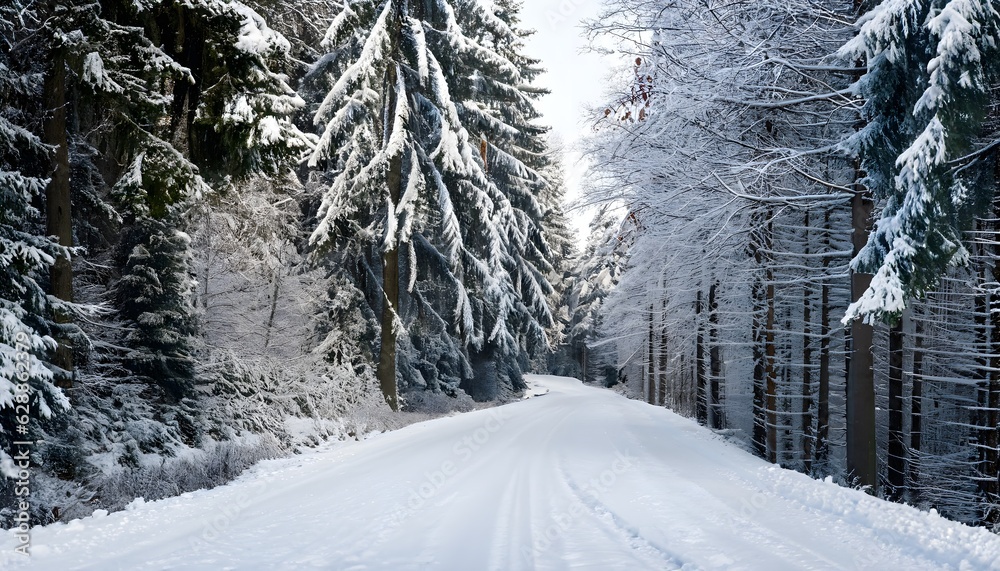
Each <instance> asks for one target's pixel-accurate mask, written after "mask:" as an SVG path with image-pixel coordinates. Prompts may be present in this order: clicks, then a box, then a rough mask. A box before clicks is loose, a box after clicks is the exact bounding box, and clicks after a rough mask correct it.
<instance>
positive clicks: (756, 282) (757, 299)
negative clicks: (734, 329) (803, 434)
mask: <svg viewBox="0 0 1000 571" xmlns="http://www.w3.org/2000/svg"><path fill="white" fill-rule="evenodd" d="M754 218H755V219H756V220H755V221H754V226H755V228H756V229H755V230H754V231H753V232H752V233H751V235H750V249H751V254H752V255H753V257H754V260H755V262H756V264H757V270H758V272H759V271H760V270H761V269H762V268H763V265H764V264H763V253H762V252H761V235H760V234H761V232H762V231H763V230H762V229H761V223H762V221H761V220H759V216H755V217H754ZM764 292H765V284H764V280H763V279H762V276H761V275H760V274H759V273H756V274H755V275H754V277H753V285H752V287H751V292H750V297H751V298H752V300H751V301H752V303H753V318H752V330H753V437H752V440H753V447H754V452H756V453H757V455H758V456H760V457H761V458H766V457H767V414H766V402H765V401H766V399H765V396H764V393H765V390H764V376H765V369H766V368H767V367H766V364H765V362H764V361H765V355H764V338H765V330H764V314H765V313H766V311H767V309H766V308H767V305H766V301H765V298H764Z"/></svg>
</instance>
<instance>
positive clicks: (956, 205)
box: [840, 0, 1000, 322]
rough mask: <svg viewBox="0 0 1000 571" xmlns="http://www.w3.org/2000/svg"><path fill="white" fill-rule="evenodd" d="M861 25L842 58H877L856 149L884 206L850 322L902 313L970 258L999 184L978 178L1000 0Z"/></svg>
mask: <svg viewBox="0 0 1000 571" xmlns="http://www.w3.org/2000/svg"><path fill="white" fill-rule="evenodd" d="M861 24H862V25H861V29H860V32H859V34H858V35H857V37H856V38H854V39H853V40H852V41H851V42H850V43H848V44H847V45H845V46H844V47H843V48H842V49H841V51H840V55H841V56H842V57H844V58H845V59H848V60H849V61H857V60H863V61H865V62H866V63H867V71H866V73H865V74H864V76H863V77H862V78H861V79H860V80H859V81H858V84H857V90H858V92H859V93H860V94H861V95H862V96H863V97H864V98H865V103H864V118H865V119H866V121H867V124H866V125H865V127H864V128H863V129H861V130H860V131H859V132H858V133H857V134H856V135H854V136H852V137H851V138H850V139H848V140H847V141H846V142H845V144H844V146H845V148H847V149H848V150H850V151H851V152H852V153H856V154H857V156H859V158H860V161H861V167H862V169H863V170H864V172H865V173H866V175H865V178H864V179H863V180H862V181H861V182H862V183H863V184H864V185H865V186H867V187H868V189H870V191H871V192H872V194H873V196H874V198H875V199H876V201H877V202H879V204H881V205H883V206H882V212H881V213H880V215H879V217H878V220H877V221H876V223H875V227H874V230H873V231H872V233H871V236H870V237H869V240H868V243H867V245H866V246H865V248H864V249H862V250H861V252H860V253H859V254H858V255H857V256H856V257H855V259H854V261H853V262H852V268H853V269H854V270H856V271H859V272H862V273H870V274H873V275H874V278H873V279H872V283H871V285H870V286H869V288H868V289H867V291H866V292H865V293H864V295H863V296H862V297H861V299H859V300H858V301H857V302H855V303H853V304H852V305H851V306H850V308H849V309H848V312H847V315H846V317H845V322H846V321H850V320H853V319H857V318H864V319H866V320H868V321H871V320H873V319H889V320H895V319H898V318H899V316H900V314H901V312H902V310H903V309H904V307H905V306H906V303H907V300H908V299H910V298H914V297H920V296H922V295H923V294H924V293H925V292H927V291H928V290H930V289H931V288H933V287H934V286H935V285H936V284H937V283H938V279H939V278H940V276H941V275H942V274H943V273H944V271H945V270H946V269H947V268H948V267H949V266H951V265H955V264H964V263H965V262H966V261H967V260H968V258H969V253H968V251H967V250H966V248H965V247H964V246H963V244H962V235H961V234H962V232H963V231H965V230H966V229H968V228H969V227H970V224H971V222H972V220H973V218H974V217H975V216H976V215H977V214H983V213H984V212H986V209H988V208H990V205H991V198H992V192H993V185H992V184H982V183H979V182H977V180H976V179H977V175H978V174H979V173H980V172H981V161H980V159H981V158H982V157H981V156H980V153H979V150H981V147H977V145H976V138H977V137H978V135H979V134H980V129H981V125H982V121H983V119H984V116H985V113H986V109H987V106H986V103H987V101H988V91H989V89H990V86H991V85H993V84H994V83H995V82H996V80H997V78H998V73H1000V12H998V10H997V7H996V3H995V2H990V1H978V0H973V1H966V0H953V1H947V0H910V1H899V0H886V1H885V2H883V3H881V4H880V5H878V6H876V7H875V8H874V9H873V10H872V11H871V12H869V13H867V14H865V15H864V16H863V19H862V22H861ZM977 171H978V172H977Z"/></svg>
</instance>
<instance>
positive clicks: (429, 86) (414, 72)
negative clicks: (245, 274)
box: [310, 0, 548, 404]
mask: <svg viewBox="0 0 1000 571" xmlns="http://www.w3.org/2000/svg"><path fill="white" fill-rule="evenodd" d="M459 11H461V14H462V20H463V21H470V20H467V19H471V20H476V21H491V22H494V23H496V22H499V20H497V18H496V17H495V16H494V15H493V14H492V13H490V12H489V11H487V10H486V9H485V8H484V7H483V6H482V5H480V4H479V3H478V2H466V3H462V4H461V6H459V3H453V2H451V1H447V0H438V1H436V2H431V3H413V4H411V3H408V2H403V1H399V2H394V1H373V0H360V1H356V2H348V3H347V4H346V5H345V7H344V10H343V11H342V12H341V13H340V14H339V15H338V16H337V18H336V20H335V21H334V22H333V24H332V25H331V27H330V30H329V32H328V34H327V37H326V40H325V43H324V45H325V46H326V47H327V49H328V50H329V53H328V55H327V56H326V57H325V58H323V59H322V60H321V63H322V64H323V65H322V66H318V67H317V71H316V73H315V74H314V77H315V78H316V79H318V80H319V79H322V76H321V75H320V74H321V73H323V72H327V71H333V72H336V73H337V77H338V79H337V80H336V82H335V83H334V84H333V86H332V87H331V88H330V90H329V92H328V93H327V94H326V96H325V98H324V100H323V102H322V103H321V104H320V106H319V107H318V109H317V112H316V116H315V117H316V123H317V125H319V126H320V128H321V129H322V135H321V138H320V144H319V146H318V147H317V150H316V152H315V153H314V154H313V156H312V158H311V160H310V164H311V165H312V166H314V167H319V166H324V167H326V168H327V169H328V171H329V172H330V173H331V174H330V176H331V178H332V180H331V181H330V182H329V186H328V190H326V191H325V192H324V194H323V198H322V204H321V205H320V208H319V212H318V222H317V227H316V230H315V231H314V233H313V238H312V239H313V242H314V244H315V245H317V246H320V247H323V246H332V245H333V244H332V243H331V240H333V239H336V240H337V241H339V242H340V244H339V247H340V248H344V249H346V250H347V251H349V252H354V253H355V255H354V259H355V260H357V264H358V271H357V272H355V276H356V279H357V280H358V283H359V287H360V288H361V289H362V290H364V291H367V292H368V296H369V301H370V303H371V304H372V305H373V307H378V308H380V309H379V310H378V311H380V312H381V315H382V340H381V348H380V359H379V360H380V368H379V377H380V382H381V384H382V387H383V391H384V393H385V395H386V398H387V400H388V401H389V402H390V404H394V403H395V399H396V397H395V391H396V388H395V387H396V372H395V368H396V364H397V360H398V361H399V366H400V373H401V376H402V378H404V379H406V380H407V381H408V383H407V384H416V385H424V384H426V385H428V386H429V387H430V388H443V389H445V390H454V388H455V385H456V384H458V383H459V382H461V384H462V388H463V389H464V390H466V392H469V393H470V394H472V395H473V397H474V398H477V399H489V398H494V397H495V396H497V394H498V391H499V390H501V389H502V388H503V387H506V388H508V389H510V388H518V387H519V384H520V364H519V362H518V360H519V359H520V358H521V356H522V345H523V343H522V339H524V337H525V334H524V333H523V332H529V334H531V333H530V332H534V333H533V335H534V336H535V337H536V338H537V337H540V336H541V335H543V333H542V327H543V325H541V324H542V323H545V319H546V318H547V308H546V307H545V305H544V304H545V300H544V296H545V295H546V293H547V287H548V286H547V283H546V282H545V279H544V276H543V275H541V274H540V273H539V272H538V271H537V270H536V269H534V268H532V267H531V266H530V263H529V262H528V260H527V256H526V255H525V252H526V246H525V244H526V241H527V239H528V237H529V231H531V230H532V229H531V228H530V227H529V225H528V224H527V222H529V221H531V222H533V221H534V220H537V219H538V218H539V216H538V214H537V213H538V209H537V208H535V210H534V211H533V212H532V214H530V215H528V216H524V215H522V214H521V213H522V212H524V211H521V210H519V208H518V207H519V206H520V205H515V204H513V202H514V199H512V198H511V196H508V194H507V193H506V192H505V190H502V189H501V187H500V185H499V184H498V182H496V181H495V180H494V178H493V177H491V175H490V168H491V162H490V156H489V153H490V149H489V147H488V143H486V142H484V141H482V140H481V141H479V143H478V144H477V142H475V141H474V137H473V135H471V134H470V129H471V128H472V127H471V126H467V123H468V122H469V119H468V117H469V116H470V114H473V115H475V116H477V117H479V118H480V119H481V120H482V121H483V123H484V125H485V126H486V128H488V129H489V130H488V131H485V130H484V131H482V133H489V134H492V133H494V132H495V131H497V132H499V131H501V130H503V129H504V127H503V125H504V124H503V123H501V122H497V121H493V122H491V121H490V119H491V117H492V116H491V115H489V114H488V113H487V112H486V111H484V110H485V109H487V107H486V105H485V104H482V105H479V104H476V105H473V104H472V103H471V102H472V101H475V99H463V97H464V96H465V95H466V94H468V95H469V96H472V95H474V93H473V91H472V88H471V86H470V85H468V84H467V83H465V82H466V80H467V79H468V76H469V74H470V73H471V70H473V69H483V70H491V71H497V70H499V71H502V72H503V73H505V74H507V75H508V77H509V81H508V83H509V84H510V85H519V83H520V80H519V79H518V78H519V75H518V70H517V67H516V66H515V65H514V64H513V63H511V62H510V61H509V60H508V59H507V58H505V57H503V56H502V55H499V54H497V53H496V52H495V51H494V50H492V49H490V48H489V46H487V45H484V44H483V43H481V42H480V41H479V40H478V39H477V38H476V37H474V36H470V35H469V34H467V33H465V31H464V30H463V27H462V25H461V24H460V21H459V18H458V16H456V14H458V13H459ZM331 77H332V75H331ZM478 126H479V125H477V127H478ZM481 137H482V135H481ZM477 147H478V148H477ZM510 164H515V162H514V161H513V160H511V161H510ZM515 166H516V165H515ZM520 168H521V169H522V174H524V173H525V172H526V169H524V167H523V165H521V166H520ZM507 192H511V195H513V194H514V193H513V191H512V190H511V189H510V188H508V189H507ZM523 198H524V199H525V200H527V202H526V203H527V204H532V203H536V201H535V200H534V197H533V196H530V195H528V196H524V197H523ZM400 257H402V260H400ZM379 276H380V277H381V280H379V279H378V277H379ZM542 284H545V285H542ZM524 286H527V287H524ZM401 289H402V290H404V291H403V293H404V294H405V295H404V296H402V297H400V290H401ZM539 293H540V294H541V295H538V294H539ZM404 307H405V308H410V314H405V312H404ZM411 326H412V327H413V328H414V331H420V332H421V334H420V335H419V336H418V335H417V334H416V333H414V332H411V333H412V334H411V335H409V336H408V337H410V340H406V341H403V342H402V343H403V345H404V347H410V346H412V347H413V349H415V350H416V352H417V355H419V356H414V357H410V356H403V357H404V358H402V359H397V353H396V346H397V342H398V338H399V334H401V333H403V332H404V331H406V328H407V327H411ZM428 333H429V334H428ZM420 337H423V339H421V338H420ZM411 340H412V341H411ZM428 345H430V346H428ZM452 349H455V350H454V351H453V350H452ZM407 353H408V352H407ZM401 356H402V355H401ZM456 356H457V357H458V358H459V360H458V361H457V362H455V361H453V360H452V359H455V358H456ZM414 372H419V373H420V375H419V377H415V376H414V375H413V373H414ZM438 374H442V376H444V377H445V379H443V380H441V379H439V378H438Z"/></svg>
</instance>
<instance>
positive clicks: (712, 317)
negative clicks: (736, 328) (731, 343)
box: [708, 282, 723, 430]
mask: <svg viewBox="0 0 1000 571" xmlns="http://www.w3.org/2000/svg"><path fill="white" fill-rule="evenodd" d="M718 286H719V283H718V282H713V283H712V286H711V287H710V288H709V289H708V323H709V327H708V347H709V349H708V359H709V364H710V365H711V378H710V379H709V394H708V397H709V402H708V412H709V415H710V421H711V426H712V428H714V429H716V430H719V429H721V428H722V424H723V422H722V403H721V402H720V400H721V399H720V385H721V382H722V347H721V346H720V345H719V300H718V299H717V297H716V294H717V293H718V292H717V290H718Z"/></svg>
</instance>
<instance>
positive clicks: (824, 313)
mask: <svg viewBox="0 0 1000 571" xmlns="http://www.w3.org/2000/svg"><path fill="white" fill-rule="evenodd" d="M831 231H832V228H831V227H830V210H829V209H827V210H826V212H824V213H823V251H825V252H829V251H830V232H831ZM829 268H830V257H829V256H823V284H822V285H821V286H820V301H819V313H820V315H819V388H818V390H817V393H818V394H817V395H816V399H817V400H818V401H819V402H817V404H816V463H817V464H822V465H823V467H824V469H826V468H828V466H826V464H827V461H828V459H829V457H830V283H829V281H828V279H827V278H828V273H829V272H828V270H829Z"/></svg>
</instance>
